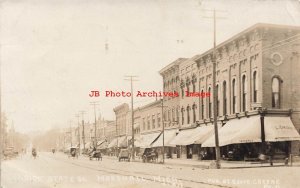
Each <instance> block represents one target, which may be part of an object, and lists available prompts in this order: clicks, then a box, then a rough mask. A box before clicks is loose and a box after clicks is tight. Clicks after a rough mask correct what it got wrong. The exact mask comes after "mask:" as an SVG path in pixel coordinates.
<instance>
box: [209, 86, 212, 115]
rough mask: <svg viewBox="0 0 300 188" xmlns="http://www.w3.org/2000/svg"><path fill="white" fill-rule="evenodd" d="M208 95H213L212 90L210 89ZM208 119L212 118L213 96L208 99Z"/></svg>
mask: <svg viewBox="0 0 300 188" xmlns="http://www.w3.org/2000/svg"><path fill="white" fill-rule="evenodd" d="M208 93H211V88H208ZM208 117H209V118H211V117H212V104H211V95H209V97H208Z"/></svg>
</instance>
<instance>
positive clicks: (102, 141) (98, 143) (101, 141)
mask: <svg viewBox="0 0 300 188" xmlns="http://www.w3.org/2000/svg"><path fill="white" fill-rule="evenodd" d="M104 142H105V139H103V140H100V141H98V142H97V146H100V145H101V144H102V143H104Z"/></svg>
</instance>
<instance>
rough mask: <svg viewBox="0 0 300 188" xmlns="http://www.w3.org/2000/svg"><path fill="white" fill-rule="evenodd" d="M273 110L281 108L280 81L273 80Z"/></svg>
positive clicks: (276, 78)
mask: <svg viewBox="0 0 300 188" xmlns="http://www.w3.org/2000/svg"><path fill="white" fill-rule="evenodd" d="M272 108H280V79H279V78H278V77H274V78H273V79H272Z"/></svg>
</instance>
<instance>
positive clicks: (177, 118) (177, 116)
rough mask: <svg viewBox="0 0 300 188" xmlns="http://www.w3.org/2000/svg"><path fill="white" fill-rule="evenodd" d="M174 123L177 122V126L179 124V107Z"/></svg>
mask: <svg viewBox="0 0 300 188" xmlns="http://www.w3.org/2000/svg"><path fill="white" fill-rule="evenodd" d="M176 121H177V124H179V106H178V107H177V109H176Z"/></svg>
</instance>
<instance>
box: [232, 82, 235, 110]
mask: <svg viewBox="0 0 300 188" xmlns="http://www.w3.org/2000/svg"><path fill="white" fill-rule="evenodd" d="M235 112H236V84H235V79H233V80H232V113H233V114H234V113H235Z"/></svg>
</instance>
